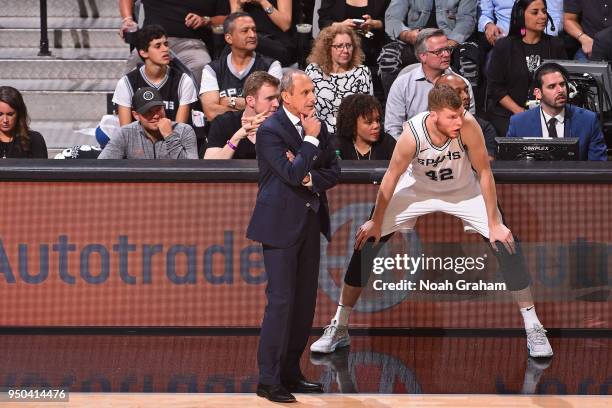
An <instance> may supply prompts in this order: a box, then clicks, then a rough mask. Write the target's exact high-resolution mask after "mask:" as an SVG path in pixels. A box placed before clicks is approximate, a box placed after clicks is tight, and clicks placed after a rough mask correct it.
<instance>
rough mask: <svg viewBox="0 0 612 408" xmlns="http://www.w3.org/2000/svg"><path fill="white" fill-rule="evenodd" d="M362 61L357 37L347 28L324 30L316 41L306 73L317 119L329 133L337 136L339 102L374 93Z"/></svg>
mask: <svg viewBox="0 0 612 408" xmlns="http://www.w3.org/2000/svg"><path fill="white" fill-rule="evenodd" d="M363 59H364V55H363V51H362V49H361V41H360V40H359V37H358V36H357V34H356V33H355V31H354V30H352V29H350V28H348V27H346V26H343V25H340V24H335V25H332V26H329V27H326V28H325V29H323V30H321V32H320V33H319V37H317V39H316V40H315V43H314V45H313V47H312V51H311V53H310V55H309V56H308V66H307V67H306V74H307V75H308V76H309V77H310V78H311V79H312V82H313V83H314V86H315V95H316V96H317V99H316V110H317V116H318V117H319V119H321V120H322V121H323V122H325V124H326V125H327V130H328V131H329V132H330V133H336V115H337V114H338V109H339V107H340V103H341V102H342V99H344V98H345V97H346V96H348V95H352V94H356V93H366V94H370V95H371V94H372V93H373V89H372V74H371V73H370V70H369V69H368V67H366V66H365V65H363Z"/></svg>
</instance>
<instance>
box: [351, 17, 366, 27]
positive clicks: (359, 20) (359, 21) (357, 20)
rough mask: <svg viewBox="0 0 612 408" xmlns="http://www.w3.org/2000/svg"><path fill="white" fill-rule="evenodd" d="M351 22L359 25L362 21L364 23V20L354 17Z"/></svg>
mask: <svg viewBox="0 0 612 408" xmlns="http://www.w3.org/2000/svg"><path fill="white" fill-rule="evenodd" d="M353 23H354V24H355V25H356V26H360V25H362V24H363V23H365V20H363V19H361V18H354V19H353Z"/></svg>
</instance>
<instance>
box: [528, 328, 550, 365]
mask: <svg viewBox="0 0 612 408" xmlns="http://www.w3.org/2000/svg"><path fill="white" fill-rule="evenodd" d="M527 350H529V355H530V356H531V357H550V356H552V355H553V350H552V347H550V343H549V342H548V339H547V338H546V330H545V329H544V326H542V325H541V324H534V325H533V328H531V329H527Z"/></svg>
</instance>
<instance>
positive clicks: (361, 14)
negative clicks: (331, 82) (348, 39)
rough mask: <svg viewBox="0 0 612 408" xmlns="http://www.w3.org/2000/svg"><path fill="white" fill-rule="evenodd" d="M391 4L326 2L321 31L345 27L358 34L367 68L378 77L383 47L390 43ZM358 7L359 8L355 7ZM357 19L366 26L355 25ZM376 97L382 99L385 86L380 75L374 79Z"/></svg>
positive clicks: (385, 0)
mask: <svg viewBox="0 0 612 408" xmlns="http://www.w3.org/2000/svg"><path fill="white" fill-rule="evenodd" d="M389 1H390V0H362V1H360V2H358V3H355V2H352V4H349V2H348V1H346V0H344V1H342V0H340V1H337V0H323V1H322V2H321V8H319V28H321V29H323V28H325V27H329V26H330V25H332V24H342V25H344V26H345V27H348V28H350V29H352V30H356V32H357V34H359V36H360V38H361V47H362V48H363V52H364V54H365V65H366V66H367V67H368V68H369V69H370V72H372V73H376V72H377V71H378V67H377V64H376V60H377V59H378V55H379V54H380V50H381V49H382V47H383V46H384V45H385V44H386V43H387V42H388V37H387V35H386V33H385V27H384V21H385V10H386V9H387V7H388V6H389ZM355 4H359V6H356V5H355ZM354 19H361V20H364V22H363V24H355V22H354V21H353V20H354ZM372 82H373V84H374V94H375V95H376V96H377V97H379V98H381V99H383V98H384V93H383V89H382V82H380V78H379V77H378V75H373V76H372Z"/></svg>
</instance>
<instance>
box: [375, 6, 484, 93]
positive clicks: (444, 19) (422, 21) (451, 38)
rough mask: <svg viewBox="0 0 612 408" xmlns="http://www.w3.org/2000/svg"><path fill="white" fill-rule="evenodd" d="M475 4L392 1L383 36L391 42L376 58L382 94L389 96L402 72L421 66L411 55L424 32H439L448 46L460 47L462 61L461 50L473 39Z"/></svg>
mask: <svg viewBox="0 0 612 408" xmlns="http://www.w3.org/2000/svg"><path fill="white" fill-rule="evenodd" d="M478 3H480V1H478V0H448V1H440V0H436V1H434V0H391V1H390V3H389V7H387V10H386V12H385V32H386V33H387V34H388V35H389V37H390V38H391V39H392V40H394V41H392V42H391V43H389V44H387V45H385V46H384V47H383V49H382V52H381V53H380V56H379V57H378V66H379V71H378V75H380V77H381V80H382V83H383V87H384V89H385V93H386V94H387V95H388V94H389V88H390V87H391V84H392V83H393V81H394V80H395V78H396V77H397V75H398V73H399V72H400V71H401V69H402V68H404V67H405V66H407V65H410V64H413V63H417V62H420V61H419V56H418V55H416V58H415V53H414V51H415V49H416V42H417V37H418V34H419V33H420V32H421V31H423V30H424V29H427V28H439V29H441V30H442V31H443V32H444V34H445V35H446V37H447V44H448V45H449V46H451V47H457V46H458V45H459V44H461V45H462V47H461V50H460V53H461V56H462V57H464V58H463V59H464V60H465V56H464V55H463V54H464V50H467V49H468V48H469V47H466V46H463V45H464V44H465V43H466V42H468V41H470V40H471V39H472V37H473V34H474V28H475V25H476V16H477V4H478ZM458 51H459V50H458ZM462 65H463V64H462ZM464 76H466V75H464Z"/></svg>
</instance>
